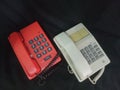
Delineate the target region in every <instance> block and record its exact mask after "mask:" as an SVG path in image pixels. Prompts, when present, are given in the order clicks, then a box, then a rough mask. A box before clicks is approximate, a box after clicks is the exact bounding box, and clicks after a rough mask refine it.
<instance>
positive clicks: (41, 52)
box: [28, 33, 52, 61]
mask: <svg viewBox="0 0 120 90" xmlns="http://www.w3.org/2000/svg"><path fill="white" fill-rule="evenodd" d="M28 43H29V45H30V46H31V48H32V49H33V52H34V54H36V58H38V59H40V58H41V57H43V56H44V57H43V59H44V60H45V61H46V60H49V59H50V58H51V55H48V52H51V51H52V47H51V45H50V43H49V42H47V39H46V38H45V36H44V34H42V33H41V34H39V35H38V36H36V37H34V38H33V39H31V40H29V41H28Z"/></svg>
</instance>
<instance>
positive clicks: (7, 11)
mask: <svg viewBox="0 0 120 90" xmlns="http://www.w3.org/2000/svg"><path fill="white" fill-rule="evenodd" d="M36 20H37V21H38V22H39V23H40V25H41V26H42V27H43V29H44V31H45V32H46V34H47V35H48V37H49V38H50V39H51V41H52V38H53V37H54V36H55V35H57V34H59V33H60V32H62V31H66V30H67V29H69V28H71V27H72V26H74V25H76V24H78V23H80V22H82V23H84V25H85V26H86V27H87V28H88V29H89V30H90V32H92V33H93V35H94V36H95V38H96V39H97V40H98V42H99V43H100V45H101V46H102V48H103V49H104V50H105V52H106V54H107V55H108V57H109V58H110V60H111V64H109V65H108V66H107V67H106V70H105V73H104V74H103V76H102V77H101V78H100V80H99V81H98V82H97V84H96V85H92V84H91V83H90V82H89V80H86V81H84V82H82V83H79V82H78V81H77V79H76V78H75V76H74V75H70V74H69V73H68V71H67V64H66V62H65V60H64V58H63V57H62V60H63V61H62V63H61V64H60V65H58V66H59V68H58V70H57V71H56V72H55V73H54V74H52V75H51V76H50V77H49V78H48V79H47V80H46V84H45V85H44V86H38V85H37V83H36V81H35V80H32V81H29V80H28V79H27V77H26V76H25V74H24V72H23V70H22V68H21V66H20V64H19V62H18V60H17V58H16V56H15V54H14V52H13V50H12V49H11V46H10V44H9V42H8V39H7V38H8V36H9V34H10V33H11V32H13V31H19V29H21V28H23V27H25V26H27V25H28V24H30V23H32V22H34V21H36ZM53 44H54V43H53ZM54 45H55V44H54ZM0 90H120V1H119V0H0Z"/></svg>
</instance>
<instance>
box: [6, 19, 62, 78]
mask: <svg viewBox="0 0 120 90" xmlns="http://www.w3.org/2000/svg"><path fill="white" fill-rule="evenodd" d="M8 40H9V42H10V44H11V46H12V49H13V50H14V52H15V54H16V56H17V58H18V60H19V62H20V64H21V66H22V68H23V70H24V72H25V74H26V75H27V77H28V79H30V80H31V79H33V78H35V77H36V76H38V75H39V74H40V73H41V72H42V71H43V70H45V68H46V67H47V66H48V64H49V63H50V62H51V61H52V60H53V58H54V57H55V56H56V54H57V51H56V50H55V48H54V46H53V45H52V43H51V41H50V40H49V38H48V37H47V35H46V34H45V32H44V31H43V29H42V27H41V26H40V25H39V23H38V22H37V21H36V22H34V23H32V24H30V25H28V26H26V27H25V28H23V29H21V30H20V32H13V33H11V34H10V35H9V37H8ZM60 61H61V58H60V57H58V58H57V59H56V60H55V62H54V63H52V66H54V65H55V64H57V63H59V62H60Z"/></svg>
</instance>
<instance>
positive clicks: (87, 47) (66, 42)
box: [54, 23, 110, 84]
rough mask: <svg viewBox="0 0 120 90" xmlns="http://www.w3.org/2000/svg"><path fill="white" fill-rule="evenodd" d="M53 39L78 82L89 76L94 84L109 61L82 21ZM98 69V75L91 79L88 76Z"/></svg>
mask: <svg viewBox="0 0 120 90" xmlns="http://www.w3.org/2000/svg"><path fill="white" fill-rule="evenodd" d="M54 41H55V43H56V45H57V46H58V48H59V49H60V51H61V52H62V54H63V56H64V57H65V59H66V61H67V63H68V64H69V66H70V68H71V69H72V71H73V73H74V74H75V76H76V77H77V79H78V81H80V82H82V81H84V80H85V79H87V78H89V80H90V81H91V82H92V83H93V84H95V83H96V81H97V80H98V79H99V78H100V76H101V75H102V73H103V72H104V67H105V66H106V65H107V64H109V63H110V60H109V58H108V57H107V55H106V54H105V53H104V51H103V49H102V48H101V47H100V45H99V44H98V42H97V41H96V39H95V38H94V36H93V35H92V34H91V33H90V32H89V31H88V30H87V28H86V27H85V26H84V25H83V24H82V23H80V24H78V25H76V26H74V27H73V28H70V29H69V30H67V31H66V32H62V33H60V34H58V35H56V36H55V37H54ZM99 70H100V72H99V73H98V75H97V76H96V77H95V78H94V79H93V80H91V79H90V76H92V75H93V74H94V73H96V72H98V71H99Z"/></svg>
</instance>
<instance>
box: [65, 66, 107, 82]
mask: <svg viewBox="0 0 120 90" xmlns="http://www.w3.org/2000/svg"><path fill="white" fill-rule="evenodd" d="M67 69H68V72H69V73H70V74H74V72H73V71H72V69H71V68H70V66H69V65H68V66H67ZM104 71H105V67H103V68H102V69H101V70H100V71H99V72H98V74H97V75H96V76H95V77H94V78H93V79H91V78H90V77H88V79H89V81H90V82H91V83H92V84H96V82H97V81H98V80H99V78H100V77H101V76H102V75H103V73H104Z"/></svg>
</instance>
